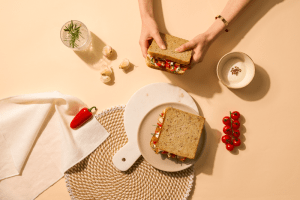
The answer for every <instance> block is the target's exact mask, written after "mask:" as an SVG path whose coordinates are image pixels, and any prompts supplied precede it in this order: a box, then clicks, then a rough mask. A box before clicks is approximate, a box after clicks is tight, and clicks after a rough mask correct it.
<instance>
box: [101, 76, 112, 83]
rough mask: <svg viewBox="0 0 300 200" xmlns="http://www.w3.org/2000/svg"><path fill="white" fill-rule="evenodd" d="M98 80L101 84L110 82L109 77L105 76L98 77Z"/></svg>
mask: <svg viewBox="0 0 300 200" xmlns="http://www.w3.org/2000/svg"><path fill="white" fill-rule="evenodd" d="M100 79H101V81H102V82H103V83H108V82H110V81H111V78H110V76H105V75H102V76H101V77H100Z"/></svg>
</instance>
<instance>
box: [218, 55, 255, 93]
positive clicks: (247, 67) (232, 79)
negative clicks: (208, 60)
mask: <svg viewBox="0 0 300 200" xmlns="http://www.w3.org/2000/svg"><path fill="white" fill-rule="evenodd" d="M254 74H255V65H254V62H253V60H252V59H251V58H250V57H249V56H248V55H247V54H245V53H243V52H230V53H227V54H225V55H224V56H223V57H222V58H221V59H220V60H219V62H218V65H217V76H218V78H219V80H220V81H221V82H222V83H223V84H224V85H225V86H227V87H228V88H235V89H237V88H243V87H245V86H247V85H248V84H249V83H250V82H251V81H252V79H253V77H254Z"/></svg>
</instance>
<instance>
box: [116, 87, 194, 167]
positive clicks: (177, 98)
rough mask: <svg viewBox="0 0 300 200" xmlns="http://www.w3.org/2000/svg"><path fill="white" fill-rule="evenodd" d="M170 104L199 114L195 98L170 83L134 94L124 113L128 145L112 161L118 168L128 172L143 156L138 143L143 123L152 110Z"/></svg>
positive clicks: (147, 88) (143, 89) (146, 88)
mask: <svg viewBox="0 0 300 200" xmlns="http://www.w3.org/2000/svg"><path fill="white" fill-rule="evenodd" d="M170 102H179V103H182V104H185V105H187V106H189V107H191V108H193V109H194V110H195V111H197V112H198V113H199V110H198V108H197V105H196V103H195V102H194V100H193V98H192V97H191V96H190V95H189V94H188V93H187V92H186V91H185V90H183V89H182V88H180V87H177V86H174V85H172V84H169V83H152V84H149V85H146V86H144V87H142V88H141V89H139V90H138V91H137V92H136V93H134V94H133V96H132V97H131V98H130V99H129V101H128V103H127V105H126V107H125V111H124V125H125V131H126V134H127V137H128V143H126V144H125V145H124V146H123V147H122V148H121V149H120V150H119V151H118V152H117V153H116V154H115V155H114V157H113V160H112V161H113V163H114V165H115V166H116V168H118V169H119V170H121V171H126V170H128V169H129V168H130V167H131V166H132V165H133V164H134V163H135V161H136V160H137V159H138V158H139V157H140V156H141V152H140V150H139V147H138V142H137V133H138V129H139V125H140V123H141V121H142V120H143V118H144V116H145V115H146V114H147V113H148V112H149V111H150V110H151V109H152V108H154V107H156V106H158V105H160V104H162V103H170ZM149 142H150V141H149Z"/></svg>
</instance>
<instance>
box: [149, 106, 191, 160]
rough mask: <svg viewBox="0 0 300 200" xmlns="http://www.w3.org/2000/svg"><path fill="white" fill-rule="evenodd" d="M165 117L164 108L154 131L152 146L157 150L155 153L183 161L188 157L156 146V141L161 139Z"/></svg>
mask: <svg viewBox="0 0 300 200" xmlns="http://www.w3.org/2000/svg"><path fill="white" fill-rule="evenodd" d="M164 117H165V110H163V112H162V113H161V114H160V115H159V118H158V123H157V125H156V129H155V132H154V134H153V136H152V138H151V141H150V146H151V148H152V149H153V150H154V151H155V153H161V154H167V156H168V158H177V159H179V160H180V161H182V162H183V161H185V159H186V157H182V156H178V155H175V154H173V153H169V152H167V151H163V150H161V149H159V148H158V147H157V146H156V143H157V141H158V139H159V135H160V132H161V128H162V125H163V122H164Z"/></svg>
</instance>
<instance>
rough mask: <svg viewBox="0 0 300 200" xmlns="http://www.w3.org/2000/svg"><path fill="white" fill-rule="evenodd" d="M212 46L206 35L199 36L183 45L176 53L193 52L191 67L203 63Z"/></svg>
mask: <svg viewBox="0 0 300 200" xmlns="http://www.w3.org/2000/svg"><path fill="white" fill-rule="evenodd" d="M210 44H211V40H209V39H208V36H207V35H206V34H205V33H202V34H199V35H197V36H196V37H194V38H193V39H192V40H190V41H189V42H187V43H185V44H183V45H181V46H180V47H178V48H177V49H175V51H177V52H183V51H186V50H193V51H192V59H191V66H192V65H195V64H197V63H199V62H201V61H202V60H203V58H204V56H205V54H206V52H207V50H208V48H209V46H210Z"/></svg>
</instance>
